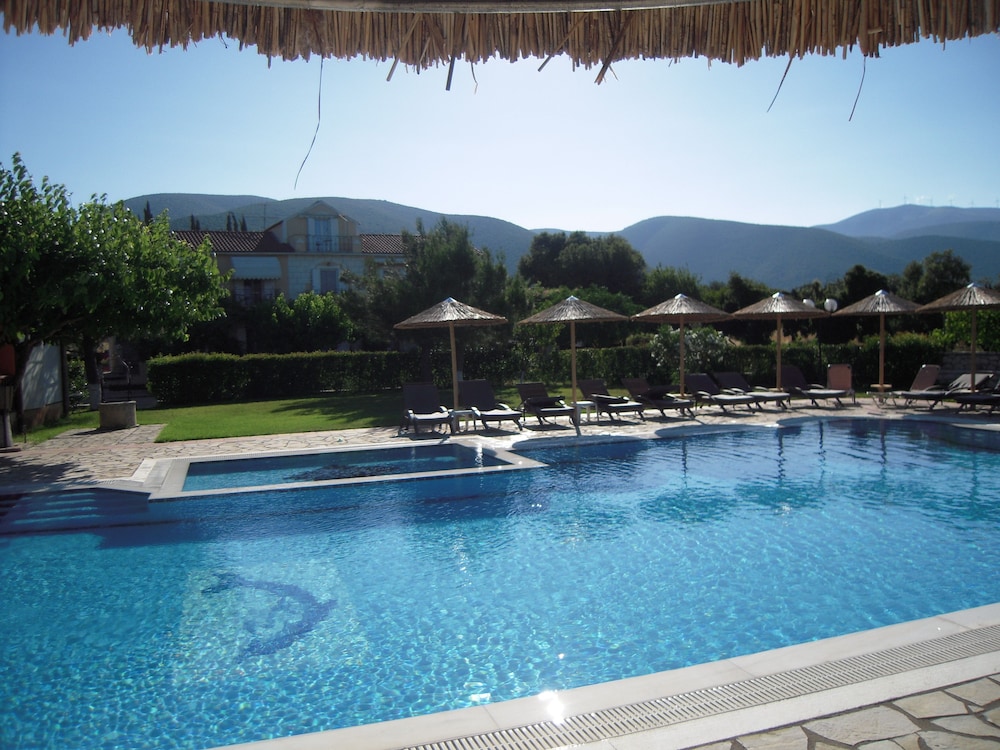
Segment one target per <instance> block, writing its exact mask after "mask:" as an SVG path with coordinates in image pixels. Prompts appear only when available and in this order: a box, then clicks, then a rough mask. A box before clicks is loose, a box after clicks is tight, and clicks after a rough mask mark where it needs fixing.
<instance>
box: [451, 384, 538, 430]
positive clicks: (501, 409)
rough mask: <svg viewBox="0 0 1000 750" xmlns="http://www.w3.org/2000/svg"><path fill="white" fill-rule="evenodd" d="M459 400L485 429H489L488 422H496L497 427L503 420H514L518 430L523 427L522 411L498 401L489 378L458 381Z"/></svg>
mask: <svg viewBox="0 0 1000 750" xmlns="http://www.w3.org/2000/svg"><path fill="white" fill-rule="evenodd" d="M458 401H459V403H461V404H462V406H464V407H465V408H466V409H469V410H470V411H472V413H473V415H475V417H476V419H478V420H479V421H480V422H482V423H483V428H484V429H489V425H488V424H487V423H488V422H496V423H497V429H499V428H500V423H501V422H513V423H514V424H516V425H517V429H518V430H520V429H521V417H522V416H523V415H522V414H521V412H520V411H518V410H517V409H511V408H510V407H509V406H508V405H507V404H504V403H502V402H500V401H497V399H496V395H494V393H493V386H491V385H490V384H489V381H487V380H460V381H458Z"/></svg>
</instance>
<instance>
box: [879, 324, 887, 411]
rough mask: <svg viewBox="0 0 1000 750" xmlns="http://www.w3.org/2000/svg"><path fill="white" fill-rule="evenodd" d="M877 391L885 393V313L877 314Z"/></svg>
mask: <svg viewBox="0 0 1000 750" xmlns="http://www.w3.org/2000/svg"><path fill="white" fill-rule="evenodd" d="M878 321H879V325H878V392H879V394H880V395H881V394H884V393H885V313H879V316H878Z"/></svg>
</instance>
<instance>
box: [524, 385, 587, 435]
mask: <svg viewBox="0 0 1000 750" xmlns="http://www.w3.org/2000/svg"><path fill="white" fill-rule="evenodd" d="M517 393H518V395H519V396H520V397H521V406H520V409H521V413H522V414H524V415H525V416H528V415H529V414H530V415H532V416H533V417H535V418H536V419H537V420H538V424H548V421H549V420H550V419H552V420H555V419H556V417H569V420H570V422H572V423H573V425H574V426H575V425H577V413H576V408H575V407H573V406H570V405H569V404H567V403H566V401H565V400H564V399H563V397H562V396H550V395H549V392H548V389H547V388H546V387H545V384H544V383H518V384H517Z"/></svg>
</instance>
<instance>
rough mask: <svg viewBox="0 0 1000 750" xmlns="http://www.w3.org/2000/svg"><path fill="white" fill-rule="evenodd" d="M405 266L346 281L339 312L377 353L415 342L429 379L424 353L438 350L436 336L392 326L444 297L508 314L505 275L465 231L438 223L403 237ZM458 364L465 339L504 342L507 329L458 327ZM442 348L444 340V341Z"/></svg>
mask: <svg viewBox="0 0 1000 750" xmlns="http://www.w3.org/2000/svg"><path fill="white" fill-rule="evenodd" d="M402 240H403V251H404V255H405V266H404V267H403V268H402V269H400V270H398V271H386V269H383V268H379V267H377V266H375V265H374V264H369V266H368V267H367V269H366V271H365V273H364V274H363V275H362V276H361V277H360V278H359V277H356V276H350V277H347V278H346V280H347V281H348V283H349V284H350V291H349V292H347V293H346V294H345V299H344V307H345V310H346V311H347V313H348V315H349V316H350V317H351V319H352V320H354V322H355V324H356V325H357V326H358V329H359V330H361V331H362V336H363V341H362V343H363V345H364V346H366V347H369V348H379V347H385V346H391V345H395V344H396V343H397V342H399V341H400V339H406V340H410V341H414V342H416V343H417V344H418V345H420V347H421V350H422V352H423V355H424V365H425V375H428V376H429V367H430V365H429V354H430V351H431V350H432V349H433V348H434V347H435V346H440V345H441V343H442V337H441V332H440V331H434V330H419V329H418V330H412V331H405V332H402V331H395V330H394V329H393V326H394V325H395V324H396V323H398V322H400V321H401V320H404V319H406V318H408V317H410V316H411V315H414V314H416V313H418V312H420V311H422V310H425V309H427V308H428V307H431V306H432V305H435V304H437V303H439V302H441V301H443V300H445V299H447V298H448V297H453V298H454V299H457V300H459V301H461V302H464V303H466V304H469V305H472V306H473V307H478V308H481V309H483V310H487V311H488V312H491V313H495V314H498V315H504V316H506V317H508V320H510V316H509V315H508V314H507V307H508V305H507V303H506V297H505V294H506V289H507V287H508V278H507V270H506V267H505V265H504V263H503V261H502V260H501V259H495V258H494V257H493V256H492V254H491V253H490V252H489V250H487V249H482V248H476V247H475V246H474V245H473V244H472V240H471V238H470V236H469V230H468V227H465V226H462V225H459V224H455V223H452V222H449V221H447V220H441V222H439V223H438V225H437V226H436V227H434V229H432V230H430V231H425V230H424V228H423V225H422V224H420V223H418V224H417V232H416V233H415V234H411V233H409V232H404V233H403V238H402ZM456 334H457V335H456V339H457V342H458V347H459V352H458V357H459V360H460V361H461V360H462V356H463V355H462V351H463V347H464V344H465V343H466V342H467V341H470V340H473V339H475V340H480V341H482V340H489V339H491V338H494V339H495V338H497V337H504V338H506V337H509V335H510V325H507V326H488V327H483V328H476V329H468V328H459V330H458V331H456ZM444 341H445V344H447V339H446V338H445V339H444Z"/></svg>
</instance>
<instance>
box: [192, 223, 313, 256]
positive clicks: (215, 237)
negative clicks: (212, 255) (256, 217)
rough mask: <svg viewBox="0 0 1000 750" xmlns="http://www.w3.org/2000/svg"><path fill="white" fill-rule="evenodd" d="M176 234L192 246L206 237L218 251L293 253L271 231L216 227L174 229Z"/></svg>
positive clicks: (289, 246) (198, 243)
mask: <svg viewBox="0 0 1000 750" xmlns="http://www.w3.org/2000/svg"><path fill="white" fill-rule="evenodd" d="M174 236H175V237H177V239H179V240H183V241H184V242H186V243H187V244H189V245H191V246H192V247H197V246H198V245H200V244H201V242H202V240H204V239H205V237H210V238H211V240H212V250H214V251H215V252H217V253H268V254H269V255H273V254H276V253H291V252H294V251H293V250H292V246H291V245H288V244H286V243H283V242H278V240H277V238H276V237H275V236H274V235H273V234H271V233H270V232H223V231H220V230H216V229H208V230H202V229H199V230H192V229H183V230H176V231H174Z"/></svg>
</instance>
